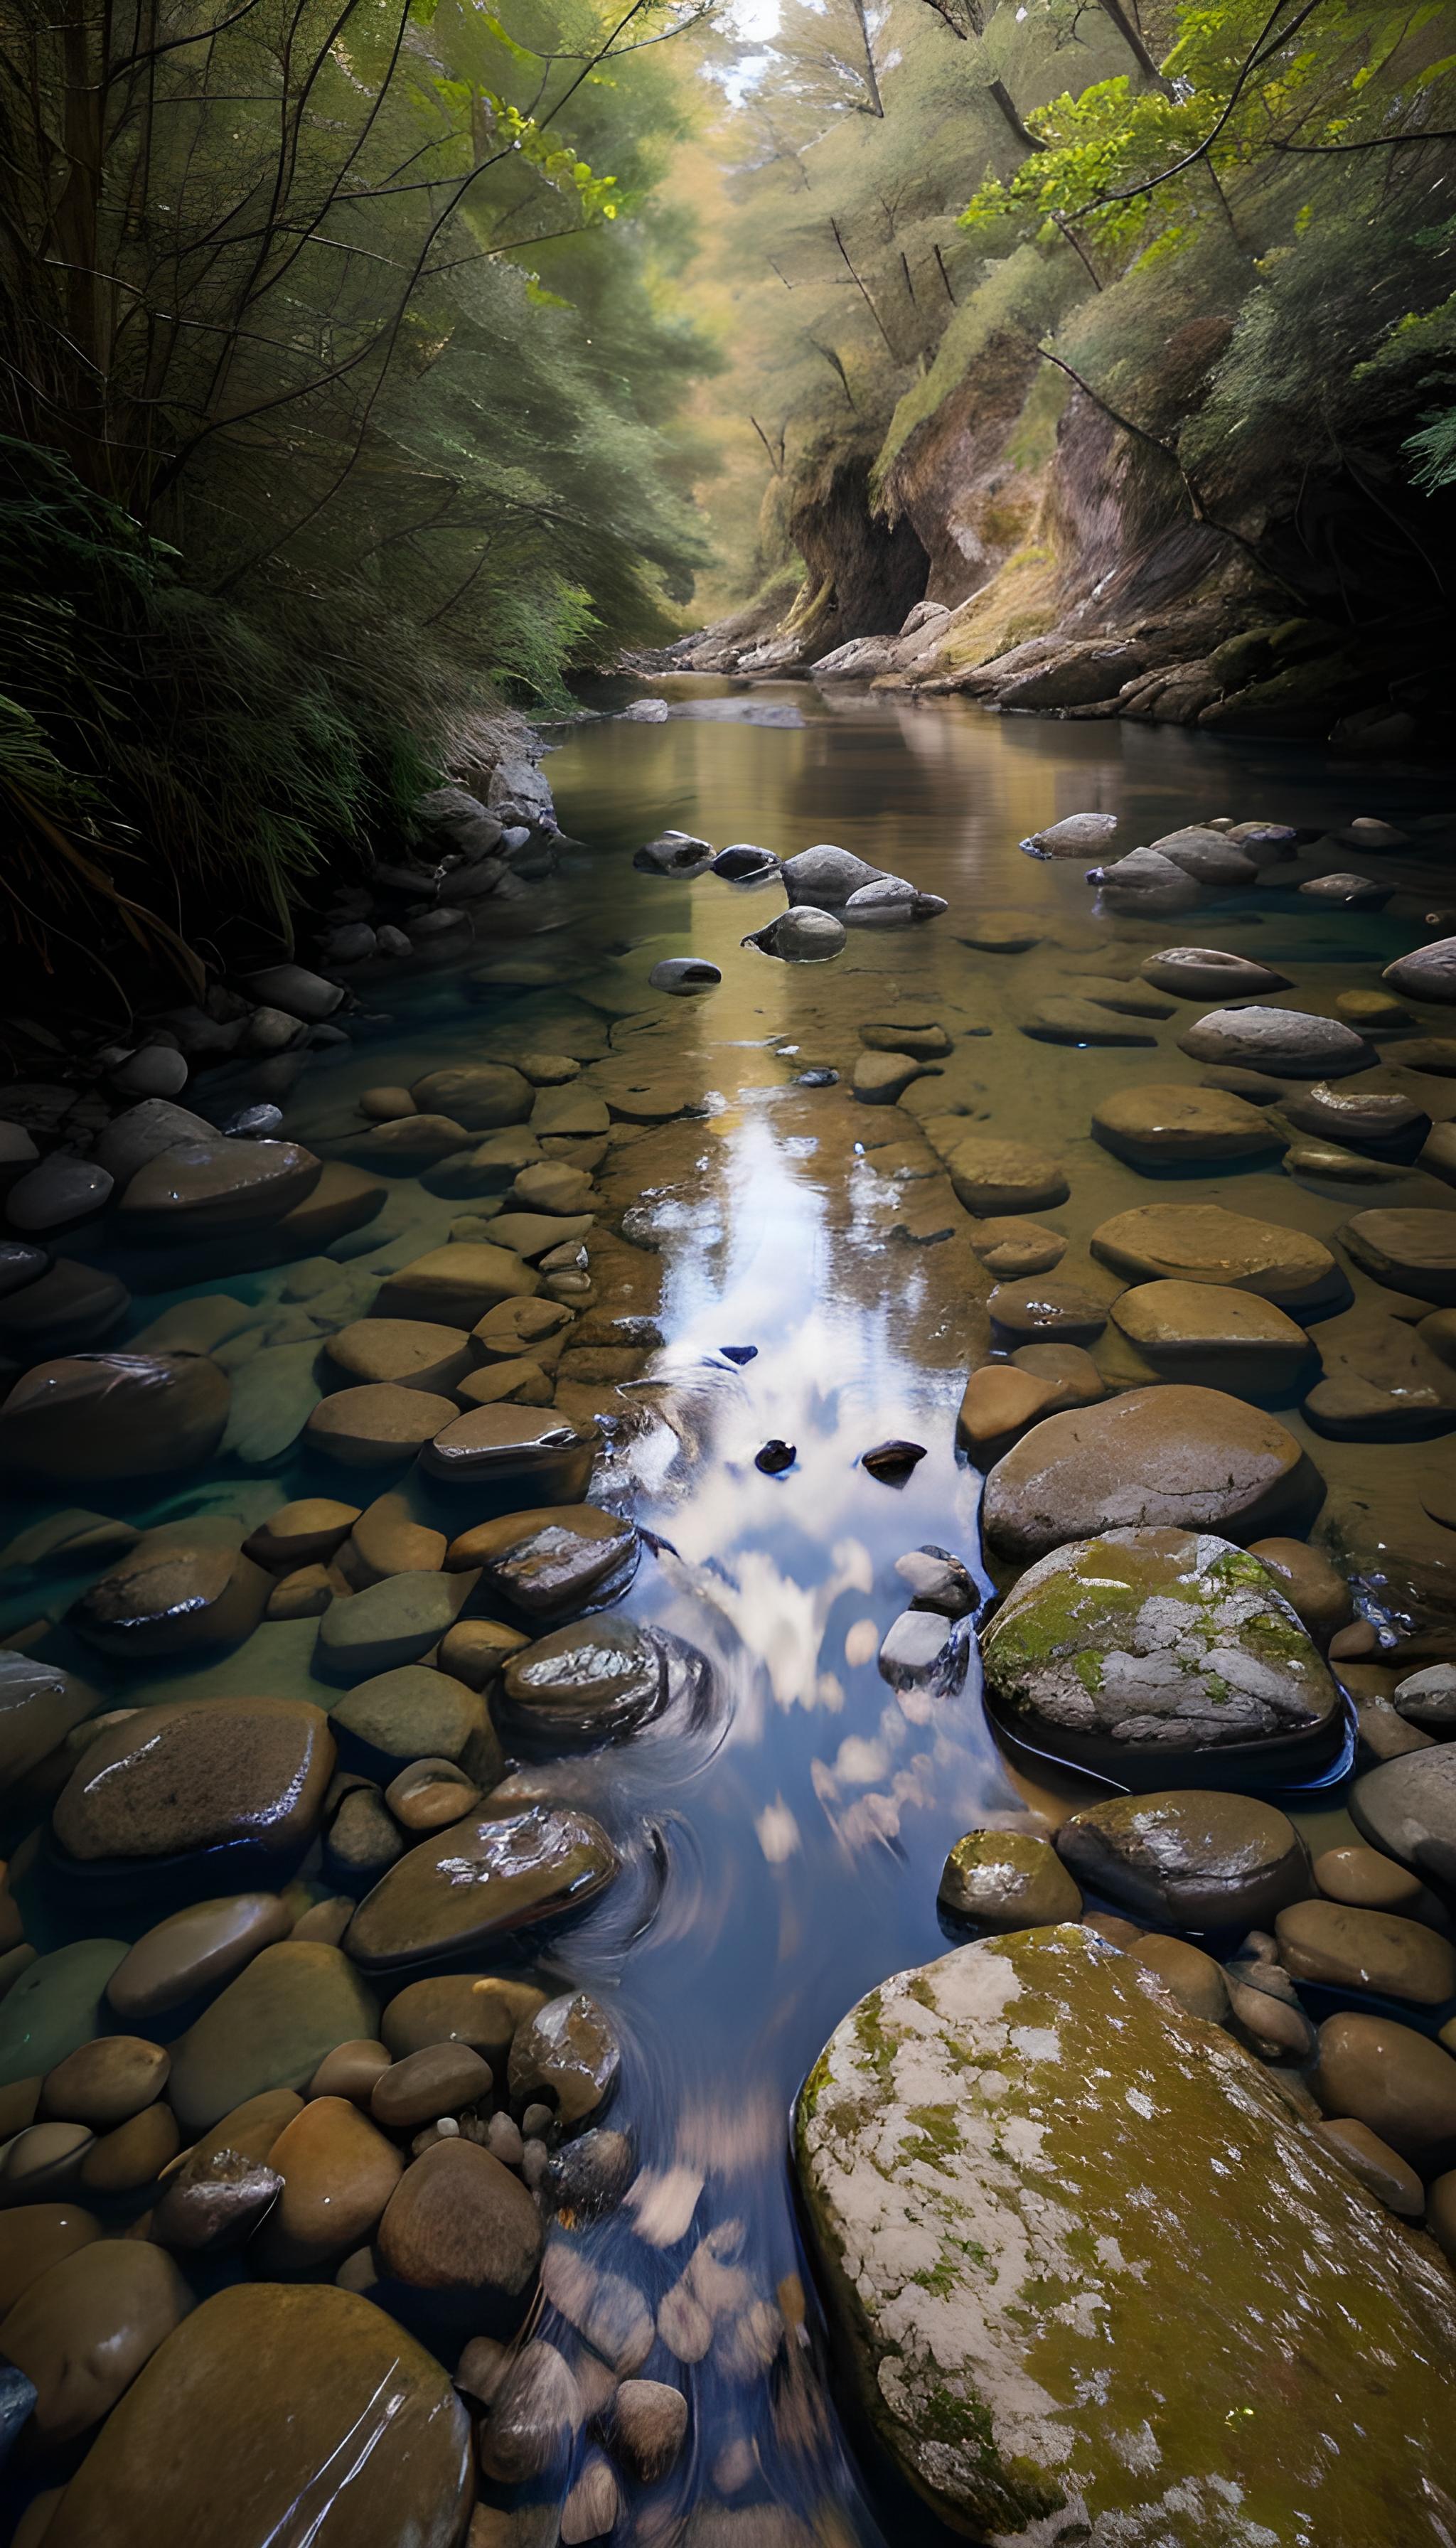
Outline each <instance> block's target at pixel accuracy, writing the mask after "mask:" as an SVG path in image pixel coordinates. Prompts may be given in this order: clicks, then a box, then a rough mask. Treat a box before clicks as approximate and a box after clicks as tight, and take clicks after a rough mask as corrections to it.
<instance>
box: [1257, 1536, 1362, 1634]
mask: <svg viewBox="0 0 1456 2548" xmlns="http://www.w3.org/2000/svg"><path fill="white" fill-rule="evenodd" d="M1249 1555H1250V1557H1256V1558H1257V1559H1258V1560H1259V1563H1260V1565H1261V1566H1267V1567H1268V1569H1269V1572H1270V1574H1271V1575H1272V1576H1273V1577H1274V1579H1275V1581H1276V1583H1277V1584H1278V1586H1279V1590H1280V1592H1282V1593H1283V1594H1284V1597H1285V1599H1286V1601H1288V1602H1290V1603H1291V1604H1292V1606H1293V1607H1294V1608H1295V1609H1296V1610H1297V1611H1298V1612H1299V1615H1300V1617H1301V1618H1302V1619H1303V1621H1304V1623H1305V1626H1306V1627H1307V1628H1308V1629H1309V1631H1310V1634H1311V1636H1312V1637H1315V1638H1317V1639H1318V1640H1319V1644H1320V1645H1327V1644H1328V1642H1329V1639H1330V1638H1331V1637H1332V1636H1333V1635H1334V1634H1335V1632H1336V1631H1337V1630H1338V1629H1340V1628H1342V1627H1343V1626H1344V1624H1345V1621H1346V1620H1347V1619H1348V1618H1349V1616H1350V1614H1351V1611H1352V1610H1353V1607H1354V1604H1353V1602H1352V1600H1351V1598H1350V1588H1349V1586H1348V1584H1347V1583H1346V1582H1345V1579H1344V1577H1343V1576H1342V1575H1341V1574H1340V1573H1339V1572H1338V1570H1337V1569H1336V1568H1335V1567H1334V1566H1332V1565H1331V1564H1330V1561H1329V1559H1328V1558H1327V1557H1326V1556H1325V1555H1324V1554H1323V1552H1322V1550H1320V1549H1318V1548H1312V1547H1311V1546H1310V1544H1309V1542H1308V1540H1303V1539H1257V1540H1255V1541H1254V1542H1253V1543H1252V1545H1251V1547H1250V1549H1249Z"/></svg>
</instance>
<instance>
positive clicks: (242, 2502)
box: [46, 2282, 472, 2548]
mask: <svg viewBox="0 0 1456 2548" xmlns="http://www.w3.org/2000/svg"><path fill="white" fill-rule="evenodd" d="M471 2492H472V2489H471V2471H470V2423H469V2419H468V2417H467V2415H466V2412H465V2409H464V2408H463V2406H462V2405H461V2403H460V2401H459V2399H458V2398H457V2397H456V2396H455V2394H454V2391H453V2390H452V2388H451V2385H450V2382H449V2380H448V2379H447V2378H446V2376H445V2373H444V2372H443V2371H442V2370H441V2369H440V2367H439V2364H438V2363H437V2362H435V2361H434V2360H433V2358H432V2357H431V2356H430V2355H429V2354H428V2353H426V2352H425V2351H424V2350H423V2348H422V2347H421V2346H420V2345H418V2344H416V2343H415V2342H414V2339H413V2338H412V2336H409V2335H407V2334H406V2332H405V2330H404V2328H403V2327H401V2326H399V2325H398V2324H397V2323H396V2321H395V2320H393V2319H391V2318H388V2317H387V2316H386V2315H385V2313H384V2312H383V2311H382V2310H379V2309H376V2308H375V2307H374V2306H373V2304H372V2303H371V2302H369V2301H366V2300H363V2299H361V2298H360V2297H359V2296H358V2294H357V2293H353V2292H345V2291H340V2290H338V2289H337V2288H336V2287H335V2286H334V2285H332V2284H329V2283H300V2284H279V2283H254V2282H243V2283H238V2284H235V2285H234V2286H233V2287H232V2288H231V2289H229V2290H227V2291H223V2292H218V2293H216V2294H215V2295H214V2296H213V2298H212V2299H210V2300H207V2301H204V2302H203V2304H202V2305H201V2307H200V2308H199V2309H197V2310H195V2311H194V2312H193V2313H192V2315H191V2317H190V2318H187V2319H185V2320H183V2322H182V2324H181V2325H180V2326H179V2327H177V2328H176V2330H175V2332H174V2333H173V2334H172V2335H170V2336H169V2337H168V2338H167V2341H166V2342H165V2343H164V2344H163V2345H162V2346H161V2347H160V2349H159V2350H158V2351H157V2352H156V2353H154V2354H153V2355H152V2357H151V2360H150V2361H149V2362H148V2363H147V2365H146V2367H145V2369H144V2370H143V2371H142V2373H141V2375H140V2378H139V2379H138V2380H137V2382H136V2383H135V2384H134V2386H133V2387H132V2389H131V2390H130V2391H129V2392H128V2394H127V2396H126V2397H125V2398H124V2399H123V2401H122V2403H121V2405H120V2406H119V2407H118V2408H117V2409H116V2410H115V2412H113V2413H112V2415H111V2416H110V2418H109V2419H108V2422H107V2424H106V2426H105V2429H104V2431H103V2432H102V2433H101V2435H100V2437H99V2439H98V2440H97V2442H96V2443H95V2445H94V2446H93V2448H92V2450H91V2452H90V2453H89V2455H88V2457H87V2459H86V2460H85V2462H84V2463H83V2465H82V2467H81V2469H80V2471H79V2472H78V2474H77V2475H76V2476H75V2477H73V2478H72V2480H71V2482H70V2484H69V2485H68V2486H67V2488H66V2490H65V2493H64V2495H63V2496H62V2497H61V2499H60V2501H59V2503H57V2505H56V2507H55V2510H54V2511H53V2512H52V2514H51V2517H50V2522H49V2525H48V2528H47V2532H46V2537H47V2539H48V2541H49V2542H50V2548H156V2543H157V2542H158V2541H162V2540H184V2539H206V2540H207V2542H208V2548H257V2543H258V2541H259V2540H263V2539H268V2540H273V2541H276V2542H278V2543H280V2548H281V2543H282V2542H283V2541H285V2540H287V2539H290V2538H302V2537H304V2536H307V2538H308V2539H309V2541H310V2543H311V2548H401V2543H402V2542H403V2541H405V2540H407V2539H408V2540H409V2543H410V2548H455V2543H456V2542H457V2541H458V2540H459V2538H460V2535H461V2529H462V2525H463V2523H464V2521H465V2519H466V2516H467V2511H468V2507H469V2503H470V2500H471ZM301 2525H303V2527H302V2528H301Z"/></svg>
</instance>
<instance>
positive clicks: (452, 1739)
mask: <svg viewBox="0 0 1456 2548" xmlns="http://www.w3.org/2000/svg"><path fill="white" fill-rule="evenodd" d="M329 1719H330V1722H331V1723H332V1725H333V1728H334V1730H335V1732H336V1733H337V1734H339V1735H340V1736H341V1737H343V1738H345V1740H346V1742H347V1743H348V1745H349V1746H350V1747H351V1748H352V1747H355V1746H357V1747H358V1750H359V1751H360V1752H362V1753H364V1754H365V1755H366V1756H367V1757H368V1758H369V1762H370V1767H371V1768H372V1769H373V1770H374V1771H375V1772H376V1773H377V1774H384V1773H385V1772H388V1773H390V1774H394V1773H395V1772H397V1771H399V1770H403V1769H408V1767H409V1763H410V1762H411V1761H422V1760H439V1761H454V1762H458V1763H459V1764H460V1765H461V1767H462V1768H463V1769H464V1770H465V1771H466V1772H468V1774H469V1775H470V1776H471V1777H472V1778H479V1779H480V1780H481V1781H482V1782H483V1783H484V1784H486V1785H488V1786H494V1785H495V1783H496V1780H497V1779H498V1778H499V1777H500V1774H501V1771H502V1770H503V1768H504V1755H503V1753H502V1752H501V1749H500V1737H499V1736H498V1735H497V1733H496V1731H495V1728H494V1726H493V1725H492V1723H491V1717H490V1712H489V1710H488V1708H487V1706H486V1702H485V1700H484V1699H483V1698H482V1696H481V1694H480V1692H479V1690H476V1689H471V1688H470V1687H469V1686H468V1685H467V1684H466V1683H464V1682H461V1681H457V1680H456V1679H455V1678H454V1676H453V1675H452V1674H451V1673H448V1672H444V1671H435V1670H434V1669H433V1668H432V1667H431V1666H429V1665H427V1664H403V1665H401V1666H400V1668H399V1669H398V1670H397V1671H395V1672H384V1673H377V1674H375V1675H374V1676H373V1677H372V1678H371V1679H370V1680H368V1681H361V1682H358V1683H356V1684H355V1686H354V1687H353V1688H352V1689H351V1690H350V1691H349V1693H348V1696H347V1697H346V1698H340V1699H336V1700H335V1702H334V1704H333V1706H332V1707H331V1709H330V1710H329Z"/></svg>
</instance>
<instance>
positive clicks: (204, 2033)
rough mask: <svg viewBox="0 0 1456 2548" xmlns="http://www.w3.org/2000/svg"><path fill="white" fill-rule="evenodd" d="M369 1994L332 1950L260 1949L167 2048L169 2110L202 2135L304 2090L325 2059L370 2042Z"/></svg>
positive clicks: (307, 1946)
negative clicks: (246, 2109) (252, 2101)
mask: <svg viewBox="0 0 1456 2548" xmlns="http://www.w3.org/2000/svg"><path fill="white" fill-rule="evenodd" d="M375 2015H376V2002H375V1998H374V1994H373V1992H372V1991H371V1990H369V1989H368V1987H367V1985H366V1984H365V1983H364V1982H362V1981H361V1980H360V1978H359V1976H358V1974H357V1973H356V1972H355V1970H354V1969H353V1966H352V1965H351V1964H350V1962H349V1960H348V1958H347V1957H346V1956H344V1955H343V1954H342V1953H341V1952H340V1950H339V1949H338V1948H337V1947H323V1946H316V1945H313V1944H312V1943H305V1942H304V1941H303V1940H301V1939H297V1938H285V1939H284V1940H283V1942H282V1944H281V1945H279V1946H276V1947H265V1948H264V1950H263V1952H262V1954H261V1955H260V1956H257V1957H256V1958H255V1960H254V1961H253V1962H252V1963H250V1964H249V1965H248V1966H247V1969H246V1970H245V1971H244V1972H241V1973H239V1975H238V1977H237V1979H236V1980H235V1981H233V1982H229V1984H228V1986H227V1989H226V1990H225V1991H224V1992H223V1994H222V1996H221V1997H220V1998H218V1999H216V2000H214V2002H213V2004H212V2006H211V2008H209V2009H207V2010H205V2011H204V2013H203V2015H202V2016H201V2017H200V2018H199V2019H198V2021H197V2023H196V2025H195V2026H193V2027H190V2028H189V2029H188V2031H187V2033H186V2034H185V2035H184V2036H182V2037H181V2038H180V2039H179V2040H178V2042H177V2043H176V2044H174V2045H173V2047H172V2077H171V2084H170V2088H169V2092H168V2097H169V2103H170V2104H171V2107H172V2110H173V2112H174V2113H175V2115H176V2117H177V2120H178V2122H179V2124H180V2125H181V2127H182V2129H183V2131H184V2132H185V2133H193V2134H199V2133H204V2132H206V2131H208V2129H209V2128H210V2127H211V2126H212V2125H213V2124H215V2123H218V2122H220V2121H221V2119H222V2118H223V2117H224V2116H225V2115H227V2114H230V2113H231V2111H232V2109H233V2108H234V2107H235V2106H239V2105H241V2104H242V2103H243V2102H244V2100H246V2099H249V2098H253V2097H257V2096H259V2095H261V2094H262V2093H263V2092H264V2091H265V2090H267V2089H270V2088H292V2089H299V2088H303V2087H306V2086H307V2085H308V2082H309V2081H310V2080H311V2079H312V2078H313V2076H314V2073H315V2071H316V2070H317V2069H318V2064H319V2062H320V2061H321V2060H322V2058H323V2055H324V2053H325V2052H331V2051H332V2050H333V2049H334V2047H335V2046H336V2045H339V2044H349V2043H353V2042H355V2041H357V2039H358V2038H359V2037H360V2036H362V2035H372V2034H373V2032H374V2021H375Z"/></svg>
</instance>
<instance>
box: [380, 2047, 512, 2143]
mask: <svg viewBox="0 0 1456 2548" xmlns="http://www.w3.org/2000/svg"><path fill="white" fill-rule="evenodd" d="M491 2087H492V2072H491V2065H490V2063H489V2062H488V2061H486V2060H484V2059H483V2058H482V2056H481V2054H480V2053H479V2052H477V2051H476V2050H475V2049H474V2047H472V2046H471V2045H469V2044H458V2043H457V2044H430V2045H426V2046H424V2047H421V2049H420V2050H419V2051H417V2052H407V2053H406V2054H405V2056H404V2058H403V2059H402V2060H399V2061H396V2062H393V2063H392V2064H391V2066H390V2067H389V2069H387V2070H383V2071H381V2073H380V2075H379V2077H378V2078H377V2079H376V2080H375V2083H374V2086H373V2089H372V2090H371V2092H370V2100H369V2103H370V2112H371V2113H372V2114H373V2116H374V2119H375V2122H376V2123H379V2124H383V2126H384V2128H385V2130H386V2131H387V2132H391V2133H409V2132H417V2130H418V2129H419V2126H420V2125H421V2124H432V2123H435V2122H437V2121H438V2119H439V2117H440V2116H441V2115H458V2114H459V2112H460V2110H461V2108H462V2107H464V2106H478V2105H480V2104H481V2102H482V2101H483V2099H485V2098H487V2097H489V2096H490V2093H491Z"/></svg>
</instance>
